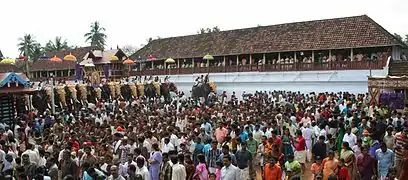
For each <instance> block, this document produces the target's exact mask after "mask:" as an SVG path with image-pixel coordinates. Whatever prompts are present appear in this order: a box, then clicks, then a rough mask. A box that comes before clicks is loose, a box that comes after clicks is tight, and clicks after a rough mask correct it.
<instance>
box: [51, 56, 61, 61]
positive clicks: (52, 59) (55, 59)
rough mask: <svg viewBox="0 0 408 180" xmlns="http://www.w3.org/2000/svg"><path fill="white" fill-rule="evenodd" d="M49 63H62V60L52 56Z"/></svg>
mask: <svg viewBox="0 0 408 180" xmlns="http://www.w3.org/2000/svg"><path fill="white" fill-rule="evenodd" d="M50 61H52V62H62V59H61V58H59V57H57V56H54V57H53V58H51V59H50Z"/></svg>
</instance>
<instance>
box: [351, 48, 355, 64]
mask: <svg viewBox="0 0 408 180" xmlns="http://www.w3.org/2000/svg"><path fill="white" fill-rule="evenodd" d="M353 56H354V52H353V48H351V49H350V61H352V60H353Z"/></svg>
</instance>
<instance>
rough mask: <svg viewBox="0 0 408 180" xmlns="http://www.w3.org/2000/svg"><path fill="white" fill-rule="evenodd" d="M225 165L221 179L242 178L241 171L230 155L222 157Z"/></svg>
mask: <svg viewBox="0 0 408 180" xmlns="http://www.w3.org/2000/svg"><path fill="white" fill-rule="evenodd" d="M222 162H223V164H224V166H223V167H222V168H221V180H241V176H240V175H241V173H240V172H239V170H238V168H237V167H236V166H234V165H233V164H232V158H231V156H230V155H225V156H223V158H222Z"/></svg>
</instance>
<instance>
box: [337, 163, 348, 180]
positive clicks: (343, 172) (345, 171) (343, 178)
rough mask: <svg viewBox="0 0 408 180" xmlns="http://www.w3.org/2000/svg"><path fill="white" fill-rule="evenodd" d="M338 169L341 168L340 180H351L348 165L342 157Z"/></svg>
mask: <svg viewBox="0 0 408 180" xmlns="http://www.w3.org/2000/svg"><path fill="white" fill-rule="evenodd" d="M338 166H339V167H338V169H339V173H338V174H339V177H338V179H339V180H350V176H349V170H348V168H347V166H346V163H345V161H344V159H340V161H339V165H338Z"/></svg>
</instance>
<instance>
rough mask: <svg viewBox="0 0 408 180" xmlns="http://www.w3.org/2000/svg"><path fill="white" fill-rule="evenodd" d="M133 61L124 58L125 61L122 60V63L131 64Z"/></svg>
mask: <svg viewBox="0 0 408 180" xmlns="http://www.w3.org/2000/svg"><path fill="white" fill-rule="evenodd" d="M134 63H135V62H134V61H133V60H131V59H126V60H125V61H123V64H126V65H131V64H134Z"/></svg>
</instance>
